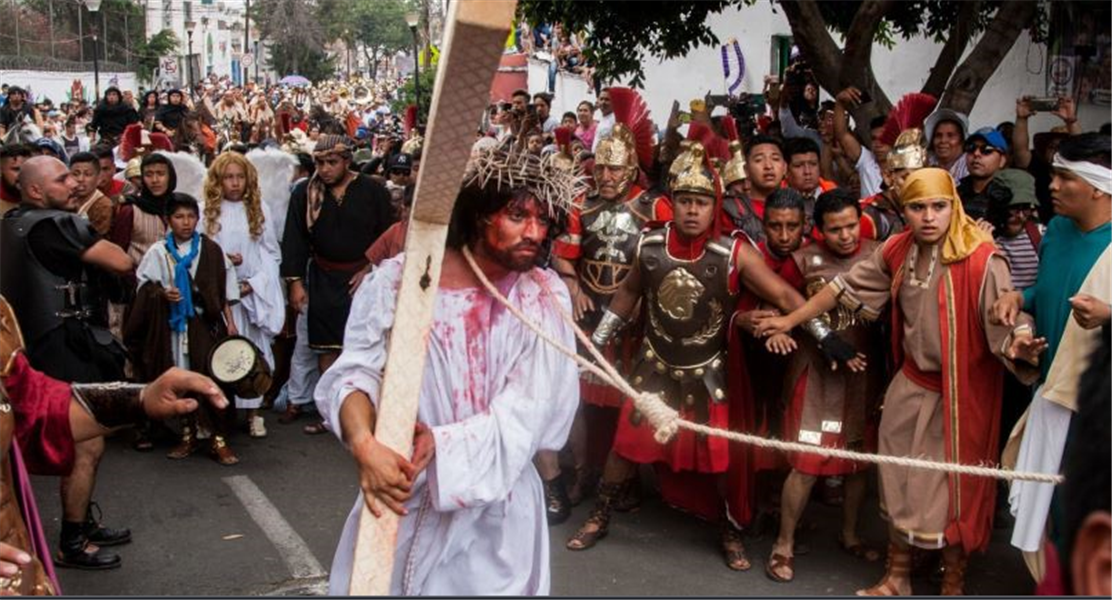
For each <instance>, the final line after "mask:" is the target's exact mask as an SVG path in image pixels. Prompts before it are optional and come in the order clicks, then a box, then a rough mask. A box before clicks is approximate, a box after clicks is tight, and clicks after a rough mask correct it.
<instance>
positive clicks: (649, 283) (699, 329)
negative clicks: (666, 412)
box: [633, 227, 737, 416]
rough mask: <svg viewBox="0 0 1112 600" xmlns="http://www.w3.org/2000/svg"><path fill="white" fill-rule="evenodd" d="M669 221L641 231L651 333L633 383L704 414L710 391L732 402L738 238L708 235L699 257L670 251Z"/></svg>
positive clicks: (719, 399) (647, 332)
mask: <svg viewBox="0 0 1112 600" xmlns="http://www.w3.org/2000/svg"><path fill="white" fill-rule="evenodd" d="M668 230H669V227H665V228H663V229H658V230H654V231H652V232H649V233H646V234H644V235H643V236H642V238H641V246H640V249H639V257H640V258H639V262H640V268H641V281H642V286H643V289H644V290H645V309H644V310H645V314H646V320H647V323H646V325H645V338H644V341H643V342H642V346H641V352H640V355H639V356H638V357H637V358H638V361H639V362H638V364H637V366H636V367H635V368H634V379H633V383H634V386H635V387H641V388H643V389H646V390H649V391H655V392H660V393H661V394H662V396H663V397H664V399H665V401H667V402H668V403H669V404H670V405H673V406H676V405H677V404H678V403H680V402H682V403H684V404H687V405H690V406H693V407H694V408H695V411H696V414H697V415H700V416H705V413H706V409H705V407H706V403H705V402H704V401H703V400H705V399H706V398H707V397H708V396H709V397H710V399H711V400H712V401H714V402H725V401H726V372H725V356H726V336H727V334H728V333H729V325H730V317H731V315H732V314H733V310H734V305H735V304H736V300H737V295H736V294H734V293H731V292H730V287H729V276H728V274H729V267H730V258H731V256H732V254H733V252H732V250H733V244H734V242H735V240H734V239H733V238H722V239H720V240H716V241H710V242H707V245H706V248H705V250H704V252H703V255H702V256H700V257H699V258H698V259H695V260H692V261H686V260H681V259H678V258H675V257H673V256H672V255H671V254H669V252H668V249H667V241H666V240H667V236H668Z"/></svg>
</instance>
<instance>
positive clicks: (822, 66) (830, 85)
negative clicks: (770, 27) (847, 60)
mask: <svg viewBox="0 0 1112 600" xmlns="http://www.w3.org/2000/svg"><path fill="white" fill-rule="evenodd" d="M780 6H781V7H782V8H783V9H784V16H786V17H787V18H788V24H789V25H791V28H792V38H793V41H794V42H795V45H796V46H799V50H800V51H801V52H802V53H803V56H804V57H806V58H807V64H809V65H811V69H812V70H813V71H814V73H815V79H816V80H818V82H819V85H820V86H822V88H823V89H825V90H826V91H827V92H829V93H830V94H837V93H838V91H839V90H841V87H840V86H841V70H842V67H841V62H842V51H841V50H840V49H839V48H838V44H836V43H834V38H832V37H830V32H829V31H827V29H826V20H825V19H823V18H822V13H821V12H820V11H819V7H818V4H817V3H816V2H815V0H785V1H783V2H781V3H780Z"/></svg>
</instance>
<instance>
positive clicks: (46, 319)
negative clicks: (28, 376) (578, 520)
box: [0, 208, 94, 345]
mask: <svg viewBox="0 0 1112 600" xmlns="http://www.w3.org/2000/svg"><path fill="white" fill-rule="evenodd" d="M48 219H55V220H63V219H80V217H78V216H77V215H75V214H71V213H67V212H63V211H59V210H48V209H35V210H24V209H23V208H20V209H17V211H16V212H14V213H12V214H9V215H8V216H7V217H5V218H4V219H2V220H0V269H2V271H0V272H2V275H0V293H2V294H3V295H4V297H5V298H7V299H8V301H9V302H10V303H11V305H12V308H13V309H14V310H15V313H16V316H17V317H18V318H19V324H20V326H21V327H22V328H23V335H24V338H25V339H26V340H27V343H28V345H33V344H34V343H35V341H36V340H37V339H39V338H40V337H42V336H43V335H44V334H46V333H48V332H49V331H51V330H53V329H55V328H56V327H59V326H60V325H61V324H62V322H63V321H64V320H65V319H68V318H75V319H79V320H86V319H89V318H90V317H93V316H94V310H93V308H92V303H91V301H90V298H91V291H90V290H89V289H88V285H87V282H86V281H84V280H81V281H66V280H65V279H64V278H62V277H60V276H58V275H55V274H54V273H53V272H51V271H50V270H49V269H47V268H46V267H45V266H44V265H43V264H42V263H41V262H40V261H39V259H38V258H37V257H36V256H35V253H34V252H32V251H31V245H30V243H29V241H28V239H27V236H28V234H29V233H30V231H31V228H32V227H34V226H35V225H36V224H38V223H40V222H42V221H45V220H48Z"/></svg>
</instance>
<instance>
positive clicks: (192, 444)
mask: <svg viewBox="0 0 1112 600" xmlns="http://www.w3.org/2000/svg"><path fill="white" fill-rule="evenodd" d="M196 451H197V437H196V436H195V435H194V433H193V429H192V428H191V427H189V426H188V425H187V426H185V427H183V428H182V433H181V442H180V443H178V445H177V446H174V447H173V448H172V449H171V450H170V451H169V452H167V453H166V458H172V459H174V460H180V459H182V458H186V457H188V456H189V455H191V454H193V453H194V452H196Z"/></svg>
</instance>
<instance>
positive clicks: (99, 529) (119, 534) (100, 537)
mask: <svg viewBox="0 0 1112 600" xmlns="http://www.w3.org/2000/svg"><path fill="white" fill-rule="evenodd" d="M94 509H95V510H96V518H94V517H93V510H94ZM103 516H104V515H103V514H101V512H100V505H99V504H97V503H96V502H90V503H89V508H88V510H86V511H85V537H87V538H89V541H90V542H92V543H94V544H96V545H97V546H119V545H120V544H126V543H128V542H130V541H131V530H130V529H127V528H121V529H114V528H111V527H105V526H103V525H101V524H100V520H101V518H102V517H103Z"/></svg>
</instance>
